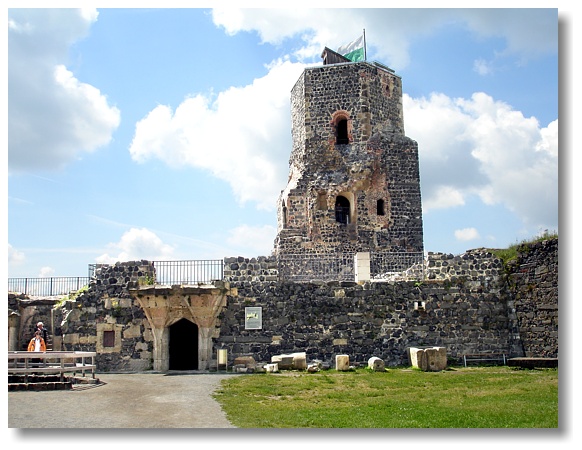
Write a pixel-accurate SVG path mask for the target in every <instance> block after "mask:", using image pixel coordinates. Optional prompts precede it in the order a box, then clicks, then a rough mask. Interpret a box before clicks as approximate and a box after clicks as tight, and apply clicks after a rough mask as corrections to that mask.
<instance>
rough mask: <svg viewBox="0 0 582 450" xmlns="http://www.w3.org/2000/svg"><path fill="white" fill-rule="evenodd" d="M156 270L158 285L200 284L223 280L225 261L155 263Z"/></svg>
mask: <svg viewBox="0 0 582 450" xmlns="http://www.w3.org/2000/svg"><path fill="white" fill-rule="evenodd" d="M152 264H153V265H154V268H155V270H156V279H155V283H156V284H164V285H174V284H198V283H210V282H212V281H216V280H222V279H223V277H224V261H223V260H222V259H207V260H200V259H198V260H185V261H153V262H152Z"/></svg>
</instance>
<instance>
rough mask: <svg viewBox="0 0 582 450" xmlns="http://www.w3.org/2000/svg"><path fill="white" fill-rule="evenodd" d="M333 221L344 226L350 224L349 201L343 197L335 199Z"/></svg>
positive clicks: (339, 196)
mask: <svg viewBox="0 0 582 450" xmlns="http://www.w3.org/2000/svg"><path fill="white" fill-rule="evenodd" d="M335 220H336V222H339V223H343V224H346V225H347V224H349V223H350V201H349V200H348V199H347V198H345V197H344V196H343V195H338V196H337V197H336V199H335Z"/></svg>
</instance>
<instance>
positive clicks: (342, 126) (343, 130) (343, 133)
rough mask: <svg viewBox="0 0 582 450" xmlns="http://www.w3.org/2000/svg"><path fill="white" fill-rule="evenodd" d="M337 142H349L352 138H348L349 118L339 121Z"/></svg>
mask: <svg viewBox="0 0 582 450" xmlns="http://www.w3.org/2000/svg"><path fill="white" fill-rule="evenodd" d="M335 143H336V144H349V143H350V140H349V138H348V121H347V119H341V120H340V121H338V123H337V136H336V141H335Z"/></svg>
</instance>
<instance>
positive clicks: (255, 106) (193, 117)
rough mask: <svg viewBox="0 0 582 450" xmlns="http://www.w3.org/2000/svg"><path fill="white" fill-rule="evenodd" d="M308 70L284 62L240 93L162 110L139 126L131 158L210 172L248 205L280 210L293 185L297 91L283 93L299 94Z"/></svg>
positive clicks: (226, 93) (189, 100)
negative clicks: (293, 97) (285, 189)
mask: <svg viewBox="0 0 582 450" xmlns="http://www.w3.org/2000/svg"><path fill="white" fill-rule="evenodd" d="M303 68H304V66H303V65H302V64H297V63H290V62H288V61H277V62H275V63H274V64H273V65H272V66H271V67H270V71H269V73H268V74H267V75H266V76H264V77H262V78H259V79H256V80H254V82H253V83H252V84H250V85H248V86H244V87H239V88H235V87H232V88H230V89H228V90H226V91H224V92H221V93H219V94H218V95H217V96H216V97H215V98H210V97H209V96H205V95H202V94H198V95H196V96H194V97H190V98H187V99H185V100H184V101H183V102H182V103H181V104H180V105H179V106H178V107H177V108H176V110H175V111H172V109H171V108H170V107H169V106H166V105H160V106H158V107H156V108H155V109H153V110H152V111H150V113H149V114H148V115H147V116H146V117H145V118H143V119H142V120H141V121H139V122H138V123H137V125H136V128H135V135H134V138H133V141H132V143H131V146H130V149H129V151H130V154H131V157H132V158H133V159H134V160H135V161H137V162H145V161H147V160H149V159H153V158H156V159H159V160H162V161H164V162H165V163H166V164H168V165H170V166H173V167H184V166H191V167H197V168H201V169H205V170H208V171H210V172H211V173H212V174H214V176H216V177H218V178H220V179H222V180H225V181H227V182H228V183H230V185H231V187H232V190H233V192H234V194H235V196H236V198H237V199H238V200H239V201H240V202H241V203H245V202H247V201H253V202H256V204H257V207H258V208H262V209H272V208H274V206H275V203H276V199H277V195H278V194H279V192H280V189H281V186H284V185H285V181H286V179H287V171H288V164H287V161H288V155H289V151H290V149H291V136H290V133H289V126H290V123H291V119H290V105H289V91H290V89H281V86H293V84H294V83H295V82H296V81H297V79H298V78H299V75H300V73H301V71H302V70H303Z"/></svg>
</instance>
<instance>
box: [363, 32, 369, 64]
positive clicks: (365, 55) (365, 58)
mask: <svg viewBox="0 0 582 450" xmlns="http://www.w3.org/2000/svg"><path fill="white" fill-rule="evenodd" d="M367 60H368V56H367V53H366V29H365V28H364V61H367Z"/></svg>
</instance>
